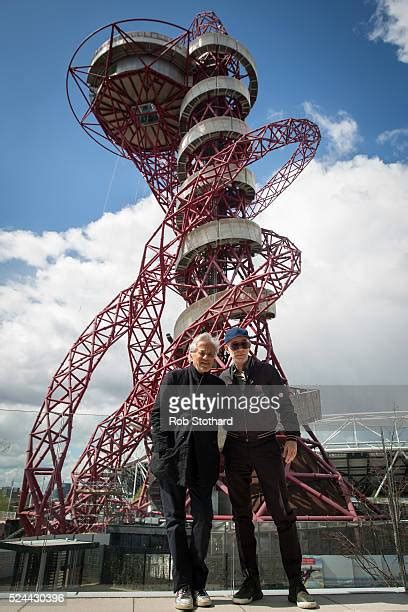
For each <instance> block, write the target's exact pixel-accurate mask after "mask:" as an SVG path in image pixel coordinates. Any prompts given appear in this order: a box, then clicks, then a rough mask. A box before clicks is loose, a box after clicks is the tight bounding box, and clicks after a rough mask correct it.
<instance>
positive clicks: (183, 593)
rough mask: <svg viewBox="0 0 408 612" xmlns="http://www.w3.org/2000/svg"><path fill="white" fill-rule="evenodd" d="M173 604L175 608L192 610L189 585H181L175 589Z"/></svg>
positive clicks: (192, 604)
mask: <svg viewBox="0 0 408 612" xmlns="http://www.w3.org/2000/svg"><path fill="white" fill-rule="evenodd" d="M174 605H175V607H176V609H177V610H194V603H193V597H192V595H191V589H190V587H189V586H185V587H181V589H179V590H178V591H176V599H175V602H174Z"/></svg>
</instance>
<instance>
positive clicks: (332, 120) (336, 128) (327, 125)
mask: <svg viewBox="0 0 408 612" xmlns="http://www.w3.org/2000/svg"><path fill="white" fill-rule="evenodd" d="M303 108H304V111H305V113H306V114H307V116H308V117H310V118H311V119H312V120H313V121H315V122H316V123H317V124H318V126H319V128H320V129H321V131H322V133H323V136H324V137H326V138H327V139H328V153H329V161H330V162H333V161H334V160H336V159H338V158H342V157H345V156H348V155H350V154H351V153H353V151H355V148H356V145H357V144H358V142H359V141H360V140H361V138H360V135H359V133H358V125H357V123H356V121H355V120H354V119H353V118H352V117H351V116H350V115H349V114H348V113H346V112H345V111H342V110H340V111H338V113H337V116H336V117H329V116H328V115H324V114H323V113H322V112H321V111H320V109H319V107H318V106H316V105H314V104H312V103H311V102H307V101H306V102H304V103H303Z"/></svg>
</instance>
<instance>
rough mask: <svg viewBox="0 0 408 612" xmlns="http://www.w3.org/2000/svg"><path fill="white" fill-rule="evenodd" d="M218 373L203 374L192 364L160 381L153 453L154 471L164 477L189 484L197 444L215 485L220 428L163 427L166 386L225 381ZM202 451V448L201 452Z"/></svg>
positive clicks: (153, 423) (203, 468) (154, 414)
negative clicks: (161, 403) (161, 422)
mask: <svg viewBox="0 0 408 612" xmlns="http://www.w3.org/2000/svg"><path fill="white" fill-rule="evenodd" d="M224 384H225V383H224V382H223V381H222V380H221V379H220V378H218V376H214V374H210V373H206V374H200V373H199V372H198V371H197V370H196V369H195V367H194V366H193V365H192V364H191V365H189V366H188V367H187V368H183V369H178V370H171V371H170V372H168V373H167V374H166V375H165V376H164V378H163V380H162V383H161V385H160V390H159V393H158V395H157V398H156V401H155V404H154V406H153V409H152V412H151V435H152V442H153V447H152V451H153V455H152V461H151V463H150V471H151V472H152V474H154V476H156V477H157V478H159V479H160V480H170V481H171V482H174V483H175V484H178V485H181V486H186V485H187V484H188V483H187V480H188V474H189V468H190V467H191V449H192V446H193V444H194V446H195V449H196V451H197V450H198V452H199V457H200V477H202V476H203V475H204V476H205V477H208V482H209V483H211V486H212V485H214V484H215V482H216V481H217V478H218V472H219V450H218V442H217V431H194V430H193V431H191V430H184V429H181V428H180V430H177V431H162V430H161V427H160V402H161V401H163V397H165V393H163V387H167V386H170V385H180V386H190V387H192V388H193V389H194V388H197V387H198V386H199V387H200V389H201V388H202V387H204V386H206V385H224ZM201 451H202V452H201Z"/></svg>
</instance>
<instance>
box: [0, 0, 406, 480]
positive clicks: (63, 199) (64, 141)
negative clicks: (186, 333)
mask: <svg viewBox="0 0 408 612" xmlns="http://www.w3.org/2000/svg"><path fill="white" fill-rule="evenodd" d="M85 5H86V6H85V8H84V4H83V3H82V2H81V3H80V2H79V1H71V2H65V3H56V2H52V1H51V0H42V1H40V2H35V3H33V2H31V1H28V0H27V1H26V0H20V1H19V2H12V1H11V0H5V1H3V2H2V3H1V6H0V18H1V20H2V23H3V24H6V27H4V32H3V34H2V40H1V43H0V44H1V46H2V53H1V54H0V65H1V74H2V75H3V78H2V80H1V82H0V89H1V104H2V111H3V112H2V116H1V134H2V149H1V155H2V160H1V166H0V181H1V204H0V205H1V227H2V230H1V231H0V282H1V287H0V291H1V302H0V310H1V314H0V316H1V328H0V355H1V356H0V360H1V369H0V389H1V396H0V484H5V483H10V482H11V481H12V480H13V479H14V480H15V482H16V483H17V484H18V483H19V482H20V481H21V468H22V466H23V464H24V451H25V448H26V446H27V435H28V432H29V431H30V429H31V426H32V423H33V420H34V418H35V413H36V412H37V411H38V409H39V407H40V405H41V402H42V399H43V397H44V394H45V391H46V388H47V386H48V384H49V382H50V380H51V378H52V375H53V373H54V372H55V370H56V369H57V367H58V365H59V364H60V362H61V361H62V360H63V358H64V356H65V354H66V352H67V351H68V349H69V347H70V346H71V344H72V343H73V341H75V339H76V338H77V337H78V336H79V335H80V333H81V332H82V330H83V329H84V328H85V327H86V326H87V325H88V323H89V322H90V321H91V320H92V318H93V317H94V315H95V314H96V313H97V312H98V311H99V310H101V309H102V308H103V307H104V306H105V305H106V304H107V303H108V302H109V301H110V300H111V299H112V298H113V297H114V296H115V295H116V293H117V292H118V291H119V290H121V289H123V288H125V287H127V286H128V285H130V284H131V282H132V281H133V280H134V278H135V276H136V274H137V271H138V267H139V263H140V258H141V253H142V247H143V245H144V243H145V242H146V240H147V239H148V237H149V236H150V235H151V234H152V233H153V230H154V229H155V227H157V225H158V224H159V223H160V219H161V212H160V210H159V207H158V205H157V204H155V202H154V200H153V198H152V197H151V196H150V195H149V193H148V190H147V188H146V187H145V185H144V183H143V181H142V180H141V178H140V177H139V176H138V173H137V171H136V169H135V168H134V167H133V166H132V165H131V163H130V162H127V161H125V160H122V159H120V160H119V159H118V158H115V157H114V156H113V155H111V154H109V153H108V152H106V151H104V150H103V149H102V148H100V147H98V146H97V145H96V144H95V143H94V142H93V141H92V140H90V139H89V138H88V137H87V136H86V134H85V133H84V132H82V131H81V129H80V127H79V126H78V125H77V124H76V123H75V120H74V117H73V116H72V115H71V113H70V110H69V108H68V104H67V102H66V99H65V73H66V68H67V65H68V63H69V60H70V57H71V56H72V54H73V52H74V50H75V48H76V46H77V45H78V44H79V43H80V42H81V40H82V39H83V38H85V36H86V35H87V34H89V33H90V32H92V31H93V30H95V29H97V28H98V27H100V26H102V25H105V24H107V23H110V22H112V21H116V20H119V19H125V18H133V17H139V15H138V14H137V4H135V3H134V2H133V1H130V0H124V1H120V2H117V3H111V2H108V1H107V0H106V1H100V0H98V1H96V0H90V1H88V2H87V3H85ZM168 6H169V5H168V3H166V2H164V1H163V0H157V1H156V2H155V3H154V4H152V6H151V7H149V11H145V10H144V9H143V13H149V17H152V18H156V19H160V18H161V19H166V20H170V21H173V22H175V23H179V24H181V25H185V26H187V25H189V23H190V22H191V20H192V18H193V16H194V14H195V13H196V12H198V11H199V10H202V8H203V7H202V4H201V2H196V1H192V2H188V3H187V2H178V3H177V4H176V7H172V9H171V10H170V9H169V8H168ZM249 6H250V7H251V9H250V10H251V14H249ZM228 7H229V3H227V2H222V1H217V0H215V2H213V3H212V8H213V10H215V11H216V12H217V14H218V15H219V16H220V18H221V19H222V20H223V22H224V24H225V25H226V27H227V30H228V31H229V33H230V34H231V35H232V36H235V37H236V38H237V39H238V40H240V41H241V42H243V43H244V44H245V45H246V46H247V47H248V48H249V49H250V51H251V53H252V54H253V56H254V57H255V59H256V61H257V66H258V71H259V81H260V87H259V89H260V93H259V97H258V100H257V102H256V105H255V107H254V109H253V110H252V112H251V114H250V116H249V118H248V123H249V125H250V126H251V127H253V128H255V127H257V126H260V125H262V124H264V123H266V122H268V121H273V120H277V119H280V118H285V117H289V116H293V117H309V118H310V119H312V120H313V121H315V122H316V123H318V124H319V126H320V128H321V131H322V136H323V139H322V144H321V146H320V149H319V152H318V155H317V157H316V160H315V161H314V162H312V164H310V165H309V166H308V168H307V169H306V170H305V172H304V173H303V175H302V176H301V177H300V178H298V180H297V181H296V183H295V184H293V185H292V186H291V187H290V189H289V190H287V191H286V192H285V193H284V194H283V195H282V196H281V197H280V198H279V199H278V201H277V202H275V204H274V205H273V207H272V208H270V209H269V210H267V211H266V212H264V213H263V215H262V217H259V218H258V222H259V223H260V224H261V225H262V226H263V227H266V228H270V229H273V230H274V231H276V232H278V233H281V234H283V235H285V236H288V237H289V238H290V239H291V240H292V241H293V242H294V243H295V244H296V245H297V246H298V247H299V248H300V249H301V250H302V258H303V271H302V274H301V276H300V277H299V279H298V280H297V281H296V282H295V283H294V284H293V286H292V287H291V288H290V289H289V290H288V291H287V292H286V294H285V296H284V297H283V298H282V299H281V301H280V302H278V304H277V318H276V319H275V320H274V321H273V322H272V323H271V329H272V333H273V337H274V342H275V349H276V352H277V355H278V357H279V359H280V361H281V363H282V365H283V367H284V369H285V371H286V373H287V375H288V378H289V381H290V383H291V384H293V385H296V384H337V385H338V384H352V385H358V384H364V385H370V384H387V385H397V384H405V383H406V372H407V369H408V350H407V338H406V335H407V334H406V329H407V328H408V321H407V319H408V317H407V314H406V313H407V303H408V300H407V298H408V295H407V293H408V289H407V287H408V284H407V278H406V270H407V267H408V238H407V236H408V227H407V226H408V222H407V212H406V207H407V196H408V122H407V116H408V114H407V95H406V92H407V80H408V3H407V2H406V0H372V1H366V2H363V1H361V2H358V1H356V0H333V1H332V2H327V0H312V1H311V2H304V1H303V0H289V1H287V0H273V1H272V2H268V3H267V2H263V1H261V2H257V1H255V3H252V5H249V4H248V2H243V1H241V0H239V1H238V2H235V3H234V11H230V10H229V8H228ZM145 29H147V28H145ZM150 29H151V28H150ZM275 163H278V162H275V161H274V159H273V158H268V159H267V160H265V161H264V162H262V163H261V164H260V165H259V166H258V167H255V166H253V167H252V169H253V170H254V171H255V172H256V174H257V179H258V182H259V184H263V183H264V182H265V181H266V180H267V179H268V177H269V176H270V175H271V174H272V173H273V170H274V167H275ZM279 163H281V160H279ZM182 308H183V305H182V304H181V303H179V302H177V301H173V302H171V304H169V306H168V309H167V312H166V317H165V327H166V325H167V326H168V331H172V327H173V323H174V319H175V318H176V316H177V314H175V313H178V312H180V311H181V309H182ZM166 331H167V330H166ZM129 390H130V373H129V367H128V362H127V356H126V350H125V346H124V345H120V344H118V345H117V346H115V347H114V348H113V349H112V350H111V351H110V352H109V353H108V354H107V355H106V357H105V358H104V360H103V362H102V364H101V366H100V368H99V369H98V371H97V372H96V375H95V377H94V379H93V380H92V382H91V385H90V388H89V391H88V393H87V395H86V398H85V401H84V403H83V406H82V407H81V409H80V411H79V412H80V414H78V416H77V418H76V420H75V427H74V438H73V443H72V445H71V447H70V453H69V456H68V460H67V466H70V465H72V463H73V462H75V459H76V457H77V456H78V454H79V453H80V451H81V449H82V448H83V446H84V444H85V441H86V440H87V439H88V437H89V435H90V433H91V432H92V431H93V429H94V427H95V425H96V423H98V422H99V420H101V415H107V414H109V413H110V412H111V411H112V410H114V409H115V408H117V407H118V406H119V405H120V403H121V402H122V401H123V399H124V398H125V397H126V396H127V394H128V392H129ZM387 408H390V407H384V409H387Z"/></svg>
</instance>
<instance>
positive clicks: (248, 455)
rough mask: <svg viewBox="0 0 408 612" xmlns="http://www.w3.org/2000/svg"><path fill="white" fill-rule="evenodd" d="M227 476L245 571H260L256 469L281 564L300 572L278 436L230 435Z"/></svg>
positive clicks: (289, 574)
mask: <svg viewBox="0 0 408 612" xmlns="http://www.w3.org/2000/svg"><path fill="white" fill-rule="evenodd" d="M224 456H225V475H226V479H227V485H228V491H229V496H230V500H231V505H232V513H233V517H234V522H235V532H236V536H237V544H238V552H239V559H240V563H241V569H242V571H243V573H244V574H246V573H247V572H248V571H250V572H256V573H258V564H257V561H256V539H255V532H254V524H253V522H252V504H251V494H250V484H251V474H252V471H253V469H255V471H256V473H257V475H258V478H259V482H260V485H261V487H262V492H263V494H264V497H265V501H266V506H267V508H268V511H269V513H270V515H271V516H272V518H273V520H274V522H275V525H276V527H277V531H278V537H279V547H280V552H281V556H282V563H283V567H284V569H285V572H286V575H287V577H288V578H289V579H290V578H295V577H296V578H298V577H300V575H301V565H302V553H301V550H300V545H299V539H298V534H297V529H296V516H295V514H294V512H293V510H292V509H291V508H290V506H289V503H288V493H287V488H286V480H285V472H284V467H283V460H282V455H281V449H280V446H279V443H278V441H277V440H276V438H275V436H270V437H267V438H263V439H260V440H256V441H250V442H245V441H243V440H237V439H233V438H230V437H227V440H226V442H225V446H224Z"/></svg>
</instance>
